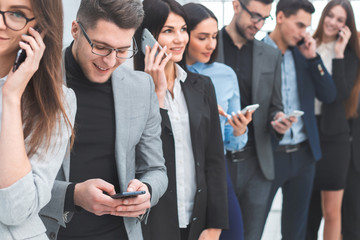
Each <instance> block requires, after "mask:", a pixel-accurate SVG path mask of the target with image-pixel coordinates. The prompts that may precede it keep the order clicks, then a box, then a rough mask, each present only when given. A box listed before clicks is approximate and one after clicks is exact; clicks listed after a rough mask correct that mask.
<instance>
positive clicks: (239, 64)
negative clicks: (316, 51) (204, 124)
mask: <svg viewBox="0 0 360 240" xmlns="http://www.w3.org/2000/svg"><path fill="white" fill-rule="evenodd" d="M272 2H273V0H235V1H233V8H234V16H233V19H232V21H231V23H230V24H229V25H228V26H226V27H224V28H223V29H222V30H221V31H220V32H219V46H218V48H219V55H218V59H217V61H219V62H223V63H225V64H227V65H229V66H230V67H232V68H233V69H234V71H235V72H236V74H237V77H238V82H239V87H240V92H241V94H240V95H241V105H242V106H247V105H250V104H255V103H257V104H260V107H259V109H258V110H256V112H255V113H254V115H253V122H252V123H250V124H249V125H248V137H249V138H248V144H247V145H246V146H245V148H244V149H243V150H241V151H238V152H228V153H227V158H228V164H229V169H230V175H231V178H232V181H233V185H234V188H235V193H236V195H237V197H238V200H239V203H240V207H241V209H242V213H243V218H244V230H245V239H247V240H248V239H255V240H258V239H260V237H261V234H262V224H263V222H264V221H265V215H266V206H267V199H268V197H269V193H270V188H271V180H273V179H274V161H273V153H272V147H271V137H270V135H271V134H270V133H271V131H273V129H274V128H273V127H272V126H271V124H270V123H271V122H272V121H273V119H274V117H275V116H276V117H281V116H283V113H282V109H283V106H282V103H281V77H280V74H281V71H280V62H281V54H280V52H279V51H278V50H276V49H275V48H273V47H270V46H268V45H267V44H265V43H263V42H260V41H258V40H255V39H254V36H255V34H256V33H257V32H258V31H259V30H260V28H261V27H262V26H263V25H264V21H265V19H266V18H268V17H269V14H270V10H271V4H272ZM225 56H226V57H225ZM286 123H287V125H279V127H278V128H277V129H276V131H277V135H278V136H281V134H283V133H285V131H286V130H287V129H288V128H289V127H290V126H291V122H290V121H286Z"/></svg>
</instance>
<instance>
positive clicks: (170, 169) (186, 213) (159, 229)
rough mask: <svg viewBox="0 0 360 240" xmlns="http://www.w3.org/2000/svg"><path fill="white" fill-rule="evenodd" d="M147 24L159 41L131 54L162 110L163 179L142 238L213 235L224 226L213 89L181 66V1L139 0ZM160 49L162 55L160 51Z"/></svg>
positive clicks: (183, 31)
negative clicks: (165, 177)
mask: <svg viewBox="0 0 360 240" xmlns="http://www.w3.org/2000/svg"><path fill="white" fill-rule="evenodd" d="M144 10H145V18H144V21H143V24H142V26H141V27H140V28H139V29H138V32H137V33H136V34H135V36H136V39H137V42H138V45H140V46H141V41H140V37H141V33H142V31H143V29H144V28H147V29H148V30H149V31H150V32H151V33H152V34H153V35H154V37H155V39H156V40H157V41H158V43H159V44H160V45H161V46H162V47H163V48H162V50H161V51H160V52H159V53H158V54H157V55H156V56H155V53H156V52H157V50H158V45H157V44H156V45H155V46H154V47H153V48H152V49H150V47H149V46H147V47H146V53H145V55H144V54H142V53H140V54H139V55H138V56H136V58H135V61H134V63H135V69H137V70H145V72H147V73H149V74H150V75H151V76H152V77H153V80H154V83H155V91H156V94H157V96H158V100H159V105H160V108H161V109H160V112H161V115H162V123H161V125H162V135H161V138H162V142H163V151H164V157H165V161H166V167H167V173H168V178H169V185H168V189H167V191H166V193H165V194H164V196H163V197H162V198H161V199H160V201H159V203H158V204H157V205H156V206H154V207H152V209H151V210H150V213H149V218H148V221H147V224H144V225H143V235H144V239H154V240H157V239H172V240H180V239H182V240H185V239H186V240H187V239H190V240H195V239H196V240H197V239H207V240H211V239H218V238H219V236H220V233H221V229H225V228H227V227H228V212H227V194H226V176H225V163H224V159H223V154H224V151H223V142H222V138H221V130H220V123H219V116H218V109H217V103H216V96H215V90H214V87H213V85H212V83H211V80H210V79H209V78H208V77H205V76H202V75H198V74H194V73H192V72H189V71H187V70H186V65H185V63H184V60H185V59H183V53H184V51H185V49H186V45H187V43H188V41H189V35H188V32H187V23H186V18H185V13H184V10H183V8H182V6H181V5H180V4H179V3H178V2H176V1H175V0H145V1H144ZM165 52H166V54H167V56H165Z"/></svg>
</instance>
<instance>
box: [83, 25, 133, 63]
mask: <svg viewBox="0 0 360 240" xmlns="http://www.w3.org/2000/svg"><path fill="white" fill-rule="evenodd" d="M77 23H78V24H79V26H80V29H81V31H82V33H83V34H84V37H85V38H86V40H87V41H88V43H89V44H90V46H91V52H92V53H93V54H95V55H98V56H102V57H106V56H109V55H110V54H111V53H112V52H113V51H115V52H116V53H117V52H118V51H120V50H121V51H123V50H122V49H117V48H111V47H104V48H106V49H108V50H109V53H108V54H106V55H103V54H98V53H95V52H94V46H96V44H95V43H93V42H92V41H91V39H90V37H89V35H88V34H87V33H86V31H85V28H84V27H83V26H82V24H81V23H80V22H79V21H77ZM132 41H133V47H134V50H132V51H133V55H132V56H130V57H118V56H117V54H115V56H116V57H117V58H119V59H130V58H132V57H134V56H135V54H136V53H137V52H138V47H137V44H136V41H135V39H134V37H132ZM127 51H128V50H127Z"/></svg>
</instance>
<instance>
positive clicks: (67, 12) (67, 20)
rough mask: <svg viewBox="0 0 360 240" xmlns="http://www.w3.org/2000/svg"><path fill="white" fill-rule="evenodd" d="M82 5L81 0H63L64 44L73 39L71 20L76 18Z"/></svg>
mask: <svg viewBox="0 0 360 240" xmlns="http://www.w3.org/2000/svg"><path fill="white" fill-rule="evenodd" d="M79 6H80V0H63V8H64V40H63V43H64V46H66V45H68V44H70V43H71V41H72V39H73V38H72V36H71V34H70V29H71V22H72V21H73V20H75V19H76V13H77V10H78V8H79Z"/></svg>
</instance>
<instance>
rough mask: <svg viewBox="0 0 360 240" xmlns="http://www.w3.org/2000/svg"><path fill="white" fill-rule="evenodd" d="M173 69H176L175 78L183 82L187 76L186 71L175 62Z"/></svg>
mask: <svg viewBox="0 0 360 240" xmlns="http://www.w3.org/2000/svg"><path fill="white" fill-rule="evenodd" d="M175 71H176V79H179V80H180V81H181V82H183V83H184V82H185V80H186V78H187V73H186V72H185V70H184V69H182V67H180V66H179V65H178V64H177V63H175Z"/></svg>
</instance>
